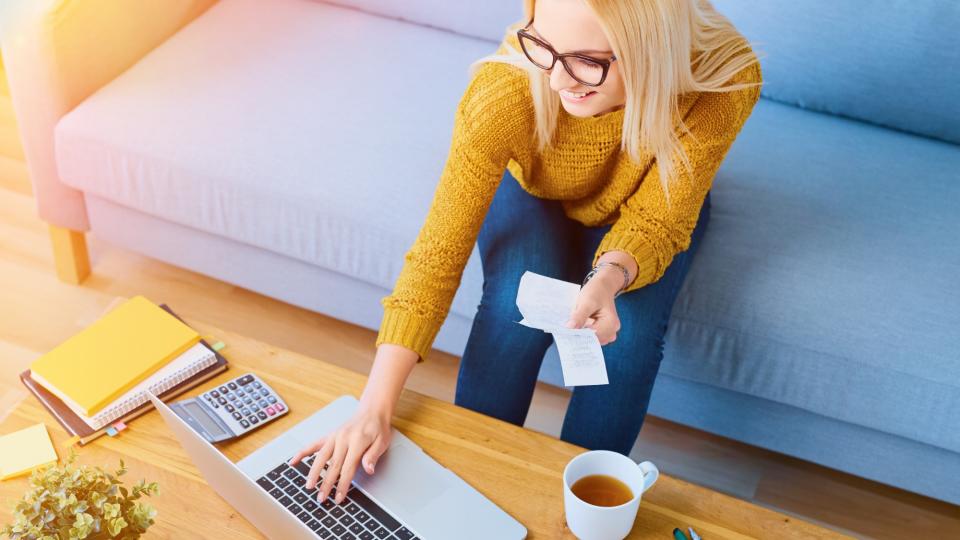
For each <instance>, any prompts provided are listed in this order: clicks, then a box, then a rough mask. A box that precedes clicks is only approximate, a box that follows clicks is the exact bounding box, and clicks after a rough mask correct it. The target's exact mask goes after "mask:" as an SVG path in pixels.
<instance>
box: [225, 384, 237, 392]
mask: <svg viewBox="0 0 960 540" xmlns="http://www.w3.org/2000/svg"><path fill="white" fill-rule="evenodd" d="M227 386H228V387H230V389H231V390H236V389H237V383H235V382H230V383H228V384H227Z"/></svg>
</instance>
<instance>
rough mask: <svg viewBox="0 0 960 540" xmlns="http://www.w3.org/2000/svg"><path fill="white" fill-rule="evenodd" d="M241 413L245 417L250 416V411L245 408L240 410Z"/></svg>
mask: <svg viewBox="0 0 960 540" xmlns="http://www.w3.org/2000/svg"><path fill="white" fill-rule="evenodd" d="M240 412H241V413H243V415H244V416H248V415H249V414H250V409H248V408H246V407H244V408H242V409H240Z"/></svg>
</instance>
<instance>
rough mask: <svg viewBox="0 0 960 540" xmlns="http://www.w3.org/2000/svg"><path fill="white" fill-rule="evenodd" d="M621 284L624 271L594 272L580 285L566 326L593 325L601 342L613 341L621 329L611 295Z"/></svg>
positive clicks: (590, 326)
mask: <svg viewBox="0 0 960 540" xmlns="http://www.w3.org/2000/svg"><path fill="white" fill-rule="evenodd" d="M622 286H623V274H621V273H620V272H618V271H613V272H611V271H609V270H608V269H606V268H603V269H601V271H599V272H597V274H596V275H594V276H593V277H592V278H591V279H590V281H588V282H587V284H586V285H584V286H583V288H582V289H580V295H579V296H577V305H576V306H575V307H574V308H573V311H572V312H571V313H570V320H568V321H567V324H566V326H567V328H592V329H593V330H594V331H595V332H596V333H597V339H599V340H600V345H607V344H608V343H613V342H614V341H616V339H617V332H619V331H620V317H618V316H617V307H616V305H615V304H614V295H616V294H617V291H619V290H620V287H622Z"/></svg>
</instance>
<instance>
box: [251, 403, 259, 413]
mask: <svg viewBox="0 0 960 540" xmlns="http://www.w3.org/2000/svg"><path fill="white" fill-rule="evenodd" d="M250 410H251V411H253V412H257V411H259V410H260V406H259V405H257V404H256V403H254V404H253V405H250Z"/></svg>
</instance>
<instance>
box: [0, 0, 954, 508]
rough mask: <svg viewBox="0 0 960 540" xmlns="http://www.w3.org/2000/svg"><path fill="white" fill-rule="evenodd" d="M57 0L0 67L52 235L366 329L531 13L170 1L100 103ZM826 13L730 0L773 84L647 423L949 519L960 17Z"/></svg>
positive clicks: (504, 7)
mask: <svg viewBox="0 0 960 540" xmlns="http://www.w3.org/2000/svg"><path fill="white" fill-rule="evenodd" d="M165 1H166V0H165ZM69 4H71V8H70V9H65V10H62V11H60V12H58V13H56V14H50V13H47V14H42V13H41V14H39V15H36V16H35V17H36V18H35V20H34V21H33V22H34V24H33V25H32V26H31V25H30V24H25V25H24V26H23V27H22V28H24V29H26V31H27V32H30V31H31V30H30V29H31V28H35V29H38V30H35V31H34V32H35V33H34V35H33V36H32V37H30V39H32V40H33V41H30V39H28V41H27V42H28V43H40V44H41V45H42V44H44V43H47V44H48V45H50V47H48V48H47V49H44V48H43V47H36V46H34V47H26V46H24V47H21V46H18V45H10V46H8V45H9V42H5V44H4V50H3V53H4V56H5V60H6V64H7V68H8V71H9V72H10V73H9V74H10V79H11V81H10V82H11V86H12V92H13V98H14V105H15V108H16V110H17V112H18V115H19V116H20V118H19V120H20V124H21V126H37V125H40V126H46V127H45V128H34V127H30V128H27V129H24V132H23V136H24V139H25V146H26V149H27V158H28V161H29V164H30V167H31V172H32V177H33V180H34V185H35V191H36V195H37V199H38V210H39V213H40V216H41V217H42V218H43V219H44V220H46V221H48V222H49V223H51V224H54V225H57V226H60V227H66V228H68V229H72V230H77V231H91V232H92V234H94V235H96V236H97V237H99V238H101V239H103V240H105V241H107V242H110V243H113V244H116V245H119V246H125V247H127V248H129V249H131V250H135V251H138V252H141V253H144V254H147V255H149V256H151V257H155V258H157V259H160V260H163V261H167V262H170V263H173V264H175V265H179V266H182V267H185V268H189V269H192V270H195V271H198V272H202V273H204V274H208V275H211V276H215V277H217V278H219V279H222V280H224V281H227V282H230V283H235V284H237V285H240V286H243V287H246V288H249V289H252V290H255V291H258V292H261V293H264V294H267V295H270V296H273V297H276V298H279V299H281V300H284V301H287V302H290V303H292V304H296V305H299V306H303V307H306V308H309V309H312V310H316V311H319V312H323V313H326V314H330V315H332V316H334V317H337V318H340V319H344V320H347V321H350V322H353V323H356V324H359V325H363V326H366V327H369V328H376V327H378V325H379V322H380V318H381V314H382V308H381V306H380V304H379V300H380V298H382V297H383V296H384V295H386V294H387V293H388V292H389V291H390V290H391V289H392V286H393V283H394V281H395V279H396V277H397V275H398V274H399V271H400V268H401V265H402V263H403V255H404V253H405V252H406V250H407V248H408V247H409V246H410V244H411V243H412V241H413V239H414V237H415V236H416V234H417V232H418V230H419V227H420V225H421V223H422V220H423V217H424V215H425V213H426V210H427V207H428V205H429V203H430V199H431V197H432V194H433V189H434V187H435V185H436V181H437V179H438V178H439V175H440V172H441V170H442V168H443V165H444V159H445V157H446V154H447V151H448V149H449V141H450V135H451V132H452V128H453V124H452V122H453V112H454V109H455V107H456V104H457V102H458V100H459V98H460V96H461V94H462V91H463V89H464V88H465V86H466V83H467V81H468V77H467V72H466V68H467V65H468V64H469V63H470V62H471V61H472V60H474V59H476V58H479V57H480V56H482V55H484V54H487V53H490V52H492V51H493V50H494V49H495V46H496V44H497V43H498V42H499V41H500V39H501V38H502V37H503V32H504V29H505V27H506V26H507V24H508V23H510V22H512V21H514V20H517V19H519V18H520V17H521V9H520V5H521V2H520V0H497V1H491V2H468V1H465V0H460V1H456V2H454V1H450V0H444V1H441V0H433V1H430V0H411V1H408V2H392V1H389V0H350V1H348V0H342V1H340V2H329V3H324V2H308V1H301V0H283V1H280V0H272V1H271V2H269V6H267V3H265V2H263V1H261V0H221V1H220V2H219V3H216V4H214V5H213V6H212V7H211V8H210V9H209V10H207V11H205V12H203V13H202V14H201V15H200V16H199V17H197V18H196V19H194V20H193V21H192V22H190V23H189V24H186V25H185V26H183V27H182V28H181V27H180V26H181V25H182V22H183V21H184V20H188V19H189V18H190V17H191V16H192V15H191V16H187V15H185V14H189V13H190V9H194V8H196V6H197V5H199V4H203V0H197V1H193V2H191V0H177V1H175V2H174V1H169V4H168V5H169V6H171V8H170V9H171V10H172V9H176V10H179V11H178V13H177V14H176V16H169V17H166V18H164V17H162V16H158V15H157V13H156V10H154V11H153V12H150V13H151V14H150V17H152V23H153V24H154V25H158V24H159V25H163V24H166V25H167V26H166V27H165V31H154V32H152V33H148V34H149V35H148V37H147V38H144V39H153V40H154V41H155V43H153V42H151V43H149V47H145V49H144V50H146V51H149V52H148V53H146V54H145V55H143V56H142V58H134V59H131V60H129V61H128V64H132V66H130V67H129V69H126V68H127V66H126V65H122V61H117V62H118V63H117V65H118V66H119V68H118V69H116V73H119V75H118V76H116V77H113V76H110V77H108V78H107V80H102V81H99V82H96V83H91V82H90V81H89V80H88V78H84V76H83V74H82V73H83V70H82V69H74V70H70V69H68V67H69V66H68V67H65V65H64V62H65V59H66V60H70V59H74V60H75V59H78V58H86V59H87V60H86V61H90V62H92V65H95V57H94V58H91V57H90V56H89V55H87V56H84V55H83V52H84V50H85V49H89V50H93V51H95V50H98V49H97V47H101V48H106V47H109V46H110V42H109V34H108V38H104V36H103V34H102V33H101V34H96V33H89V32H87V33H85V32H83V31H82V30H83V28H82V27H81V28H77V26H78V25H83V24H90V22H89V21H90V20H95V18H93V19H91V18H90V17H87V16H85V15H90V13H89V10H90V9H92V7H91V6H95V4H96V3H94V2H89V1H88V0H74V1H73V2H69ZM153 4H156V1H154V2H153ZM334 4H341V5H339V6H338V5H334ZM838 4H840V3H835V2H827V1H816V2H789V1H787V0H776V1H773V0H771V1H769V2H763V3H757V2H747V1H745V0H718V1H717V5H718V7H719V8H720V9H721V11H723V12H724V13H726V14H728V15H729V16H730V17H731V19H732V20H733V21H734V22H735V24H737V26H738V27H739V28H740V29H741V31H743V32H744V34H745V35H746V36H747V37H749V38H751V39H753V40H755V41H756V48H757V49H758V50H760V51H763V52H765V54H766V57H765V58H764V61H763V62H764V73H765V79H766V87H765V89H764V99H762V100H761V101H760V103H759V104H758V105H757V107H756V109H755V112H754V114H753V116H752V117H751V118H750V120H749V121H748V122H747V125H746V126H745V128H744V129H743V131H742V134H741V135H740V137H739V139H738V140H737V141H736V143H735V144H734V146H733V148H732V150H731V151H730V154H729V155H728V157H727V159H726V161H725V163H724V165H723V167H722V168H721V170H720V172H719V174H718V176H717V178H716V180H715V184H714V186H715V187H714V189H713V212H712V220H711V223H710V227H709V228H708V230H707V234H706V237H705V239H704V243H703V246H702V248H701V251H700V252H699V253H698V255H697V257H696V259H695V260H694V262H693V265H692V267H691V269H690V273H689V276H688V278H687V281H686V283H685V285H684V287H683V289H682V290H681V292H680V296H679V298H678V300H677V303H676V306H675V308H674V311H673V316H672V319H671V321H670V325H669V332H668V336H667V347H666V351H665V359H664V362H663V364H662V368H661V372H660V376H659V378H658V380H657V383H656V387H655V390H654V395H653V399H652V402H651V404H650V412H651V413H652V414H654V415H657V416H660V417H663V418H667V419H670V420H672V421H675V422H680V423H682V424H686V425H690V426H693V427H695V428H698V429H702V430H706V431H709V432H712V433H716V434H719V435H723V436H726V437H731V438H734V439H737V440H740V441H744V442H746V443H749V444H753V445H757V446H760V447H764V448H768V449H771V450H775V451H778V452H783V453H785V454H789V455H792V456H797V457H799V458H803V459H806V460H810V461H813V462H817V463H821V464H824V465H826V466H829V467H833V468H836V469H840V470H843V471H848V472H850V473H853V474H856V475H860V476H863V477H866V478H871V479H874V480H877V481H880V482H884V483H888V484H892V485H895V486H899V487H902V488H904V489H908V490H911V491H915V492H918V493H922V494H926V495H929V496H931V497H936V498H939V499H942V500H945V501H950V502H953V503H957V504H960V482H956V481H950V480H949V479H951V478H954V479H955V478H960V361H958V357H960V280H958V276H960V241H958V240H957V236H956V231H957V229H958V228H960V146H958V143H960V95H958V94H960V69H957V67H958V65H960V53H958V52H957V51H958V48H957V47H956V46H955V43H954V38H953V37H952V36H953V32H954V29H955V28H957V27H960V8H958V7H957V4H956V3H954V2H952V1H949V0H940V1H929V2H914V3H907V2H896V3H890V2H880V1H879V0H860V1H854V2H845V3H842V4H843V5H842V6H841V5H838ZM85 10H87V11H86V12H85ZM118 13H119V14H120V15H122V16H123V17H127V18H128V20H129V22H130V24H131V25H134V26H135V25H137V24H140V25H144V24H148V22H149V21H144V20H143V18H144V17H145V16H146V15H144V14H143V13H142V12H138V11H137V10H131V9H126V8H118ZM871 14H872V15H871ZM400 19H403V20H400ZM120 20H126V19H120ZM45 21H46V23H49V24H47V25H46V26H45ZM51 21H52V22H51ZM78 30H81V31H78ZM131 35H133V34H131ZM168 36H169V37H168ZM28 37H29V36H28ZM105 39H107V44H106V45H104V43H103V42H104V40H105ZM127 39H130V38H129V37H128V38H127ZM114 45H115V46H120V45H122V44H121V43H114ZM139 45H140V46H143V43H140V44H139ZM51 48H52V49H53V50H54V53H56V52H57V51H58V50H61V49H64V50H65V49H66V48H69V51H70V54H53V56H52V57H46V56H43V54H42V52H43V51H44V50H48V49H51ZM104 50H106V49H104ZM38 51H40V52H38ZM61 52H62V51H61ZM120 68H122V69H120ZM101 71H102V73H109V70H106V71H103V70H101ZM81 83H82V84H81ZM84 84H85V85H86V86H83V85H84ZM58 85H59V86H58ZM78 88H79V89H78ZM51 96H52V97H51ZM64 96H66V97H64ZM47 98H50V100H49V101H50V102H51V103H54V104H56V105H48V104H46V102H45V101H44V100H45V99H47ZM54 98H61V99H59V100H58V99H54ZM71 99H73V100H74V101H75V102H76V103H73V102H71V101H70V100H71ZM64 104H66V106H65V105H64ZM57 106H59V107H60V109H57V108H56V107H57ZM44 122H46V123H44ZM95 271H96V269H95V268H94V272H95ZM481 280H482V278H481V272H480V266H479V259H478V258H477V256H476V252H474V256H473V257H472V258H471V260H470V262H469V264H468V266H467V269H466V271H465V273H464V279H463V284H462V287H461V289H460V291H459V293H458V295H457V297H456V299H455V301H454V304H453V307H452V310H451V314H450V317H449V319H448V321H447V323H446V324H445V326H444V327H443V329H442V331H441V333H440V335H439V337H438V339H437V341H436V347H437V348H438V349H441V350H444V351H448V352H451V353H454V354H459V353H460V352H461V351H462V348H463V344H464V343H465V340H466V336H467V333H468V331H469V327H470V322H471V319H472V316H473V313H474V310H475V307H476V305H477V302H478V299H479V293H480V285H481ZM548 356H549V358H548V360H547V362H545V364H544V368H543V372H542V378H544V379H545V380H547V381H550V382H553V383H555V384H556V383H558V381H559V380H560V378H559V371H558V368H557V365H556V359H555V355H554V354H553V353H552V352H551V354H550V355H548Z"/></svg>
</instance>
